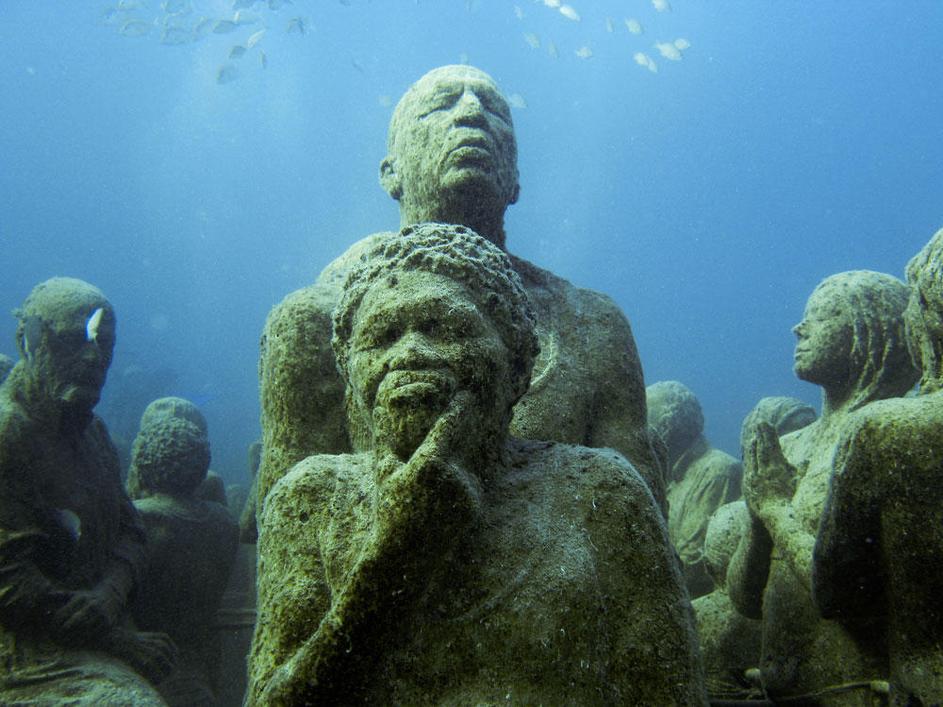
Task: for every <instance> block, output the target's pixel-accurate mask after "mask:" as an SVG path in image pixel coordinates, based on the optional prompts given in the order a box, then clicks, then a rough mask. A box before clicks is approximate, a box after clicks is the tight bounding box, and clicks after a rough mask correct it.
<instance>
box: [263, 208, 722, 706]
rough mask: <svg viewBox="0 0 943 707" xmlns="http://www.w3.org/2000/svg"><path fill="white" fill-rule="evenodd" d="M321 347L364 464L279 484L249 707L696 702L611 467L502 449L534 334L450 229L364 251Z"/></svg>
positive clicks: (321, 460)
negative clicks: (339, 382) (334, 372)
mask: <svg viewBox="0 0 943 707" xmlns="http://www.w3.org/2000/svg"><path fill="white" fill-rule="evenodd" d="M333 331H334V334H333V339H332V346H333V351H334V353H335V355H336V358H337V361H338V365H339V369H340V372H341V375H342V377H343V379H344V382H345V385H346V393H345V406H346V409H347V413H348V419H349V424H350V428H351V429H352V430H356V434H357V435H358V436H360V437H362V439H363V440H364V448H365V449H366V451H362V452H359V453H353V454H336V455H315V456H310V457H308V458H307V459H305V460H303V461H302V462H300V463H299V464H297V465H295V466H294V467H293V468H292V469H291V470H290V471H289V473H288V474H287V475H286V476H284V477H283V478H282V479H281V480H280V481H278V482H277V483H276V484H275V486H274V487H273V489H272V490H271V492H270V493H269V495H268V498H267V500H266V502H265V504H264V507H263V511H262V514H261V518H260V520H261V523H260V528H261V532H260V536H259V602H258V605H259V621H258V624H257V628H256V634H255V638H254V641H253V648H252V654H251V658H250V689H249V697H248V700H249V703H250V704H258V705H272V704H274V705H289V704H322V703H323V704H349V703H370V704H380V703H383V704H496V703H498V702H502V703H503V702H507V701H510V702H513V703H526V704H539V703H545V704H549V703H558V704H559V703H570V704H587V703H603V704H703V702H704V699H705V695H704V691H703V689H704V688H703V676H702V671H701V666H700V660H699V656H698V653H697V647H696V638H695V636H694V630H693V616H692V613H691V607H690V603H689V601H688V599H687V596H686V594H685V592H684V589H683V586H682V580H681V576H680V572H679V570H678V567H677V564H676V562H675V560H674V557H673V553H672V551H671V549H670V547H669V543H668V538H667V531H666V528H665V524H664V520H663V518H662V516H661V513H660V512H659V510H658V507H657V506H656V504H655V501H654V499H653V497H652V494H651V492H650V491H649V489H648V488H647V486H646V484H645V482H644V481H643V480H642V478H641V477H640V476H639V474H638V473H637V472H636V470H635V469H634V468H633V467H632V466H631V464H629V463H628V462H626V461H625V459H624V458H623V457H622V456H621V455H619V454H617V453H615V452H613V451H612V450H605V449H590V448H587V447H580V446H574V445H568V444H563V443H554V442H532V441H522V440H518V439H514V438H512V437H510V436H509V426H510V422H511V416H512V413H513V406H514V404H515V403H516V402H517V401H518V399H519V398H520V397H521V396H522V395H523V394H524V391H525V390H527V386H528V383H529V381H530V378H531V374H532V369H533V364H534V359H535V357H536V355H537V337H536V334H535V330H534V319H533V312H532V310H531V307H530V304H529V302H528V298H527V295H526V294H525V291H524V289H523V287H522V285H521V281H520V278H519V276H518V275H517V273H516V272H515V271H514V269H513V268H512V266H511V261H510V260H509V258H508V257H507V256H506V255H505V254H504V253H503V252H502V251H501V250H500V249H498V248H497V247H495V246H494V245H492V244H491V243H489V242H488V241H486V240H485V239H484V238H481V237H480V236H478V235H476V234H475V233H474V232H472V231H471V230H469V229H467V228H464V227H462V226H447V225H442V224H421V225H417V226H413V227H408V228H406V229H404V230H403V231H402V232H401V233H400V234H396V235H393V236H390V237H388V238H386V239H378V240H376V241H374V242H373V244H372V245H371V247H370V248H369V249H367V250H365V251H364V253H363V257H362V258H361V259H360V260H359V262H358V264H357V266H356V267H354V268H353V269H352V270H351V272H350V274H349V275H348V277H347V280H346V283H345V286H344V289H343V293H342V296H341V299H340V302H339V303H338V306H337V308H336V309H335V311H334V315H333Z"/></svg>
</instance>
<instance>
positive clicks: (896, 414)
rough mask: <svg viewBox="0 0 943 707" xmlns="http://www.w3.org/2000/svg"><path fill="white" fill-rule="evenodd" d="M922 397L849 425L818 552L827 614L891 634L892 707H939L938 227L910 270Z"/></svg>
mask: <svg viewBox="0 0 943 707" xmlns="http://www.w3.org/2000/svg"><path fill="white" fill-rule="evenodd" d="M907 281H908V283H909V284H910V287H911V293H910V300H909V303H908V305H907V310H906V312H905V315H904V316H905V320H906V324H907V328H906V330H907V339H908V344H909V346H910V350H911V352H912V354H913V355H914V358H915V362H916V363H917V364H918V365H919V366H920V367H921V369H922V377H921V380H920V391H919V395H916V396H914V397H908V398H898V399H894V400H883V401H879V402H876V403H873V404H871V405H868V406H866V407H864V408H862V409H861V410H860V411H859V412H857V413H855V414H854V415H853V416H852V417H851V418H850V419H849V420H848V422H847V423H846V424H845V426H844V429H843V430H842V435H841V437H840V439H839V441H838V444H837V453H836V455H835V461H834V468H835V472H834V474H833V475H832V478H831V484H830V488H829V494H828V500H827V502H826V504H825V510H824V512H823V516H822V524H821V527H820V529H819V534H818V537H817V540H816V545H815V552H814V553H813V566H812V585H813V593H814V597H815V602H816V605H817V606H818V608H819V610H820V611H821V612H822V615H823V616H825V617H826V618H828V619H833V620H835V621H837V622H839V623H840V624H841V625H843V626H856V625H858V624H860V623H861V622H862V621H878V622H879V623H880V624H881V625H883V626H884V632H883V633H882V635H881V640H880V641H879V642H878V644H879V645H881V646H886V650H887V660H888V675H889V682H890V688H891V692H892V699H893V700H894V704H924V705H935V704H941V703H943V609H941V608H940V597H941V596H943V571H941V568H943V447H941V441H943V230H941V231H938V232H937V233H936V235H934V236H933V238H932V239H931V240H930V242H929V243H928V244H927V245H926V246H925V247H924V248H923V250H921V251H920V253H918V254H917V255H916V256H915V257H914V258H913V259H912V260H911V261H910V263H909V264H908V266H907Z"/></svg>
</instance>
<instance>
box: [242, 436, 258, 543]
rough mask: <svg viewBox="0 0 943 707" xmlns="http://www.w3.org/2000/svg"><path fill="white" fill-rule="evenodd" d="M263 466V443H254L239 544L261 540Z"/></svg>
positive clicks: (251, 446) (250, 449) (251, 449)
mask: <svg viewBox="0 0 943 707" xmlns="http://www.w3.org/2000/svg"><path fill="white" fill-rule="evenodd" d="M261 465H262V442H261V440H260V441H258V442H253V443H252V444H251V445H250V446H249V478H250V479H252V483H251V484H250V485H249V492H248V494H246V500H245V502H244V503H243V504H242V510H241V511H240V513H239V542H241V543H246V544H254V543H255V542H256V540H258V539H259V529H258V527H257V524H256V519H255V516H256V513H257V508H258V504H259V496H258V494H259V467H260V466H261Z"/></svg>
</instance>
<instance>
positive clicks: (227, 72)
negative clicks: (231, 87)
mask: <svg viewBox="0 0 943 707" xmlns="http://www.w3.org/2000/svg"><path fill="white" fill-rule="evenodd" d="M237 78H239V69H237V68H236V67H235V66H234V65H233V64H223V65H222V66H221V67H219V70H218V71H217V72H216V83H218V84H224V83H232V82H233V81H235V80H236V79H237Z"/></svg>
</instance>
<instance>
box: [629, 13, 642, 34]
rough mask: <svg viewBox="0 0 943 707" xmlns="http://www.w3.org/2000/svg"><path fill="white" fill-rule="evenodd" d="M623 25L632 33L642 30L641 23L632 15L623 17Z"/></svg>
mask: <svg viewBox="0 0 943 707" xmlns="http://www.w3.org/2000/svg"><path fill="white" fill-rule="evenodd" d="M625 27H626V29H628V30H629V32H631V33H632V34H641V33H642V32H643V31H644V30H643V29H642V23H641V22H639V21H638V20H636V19H635V18H634V17H626V18H625Z"/></svg>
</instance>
